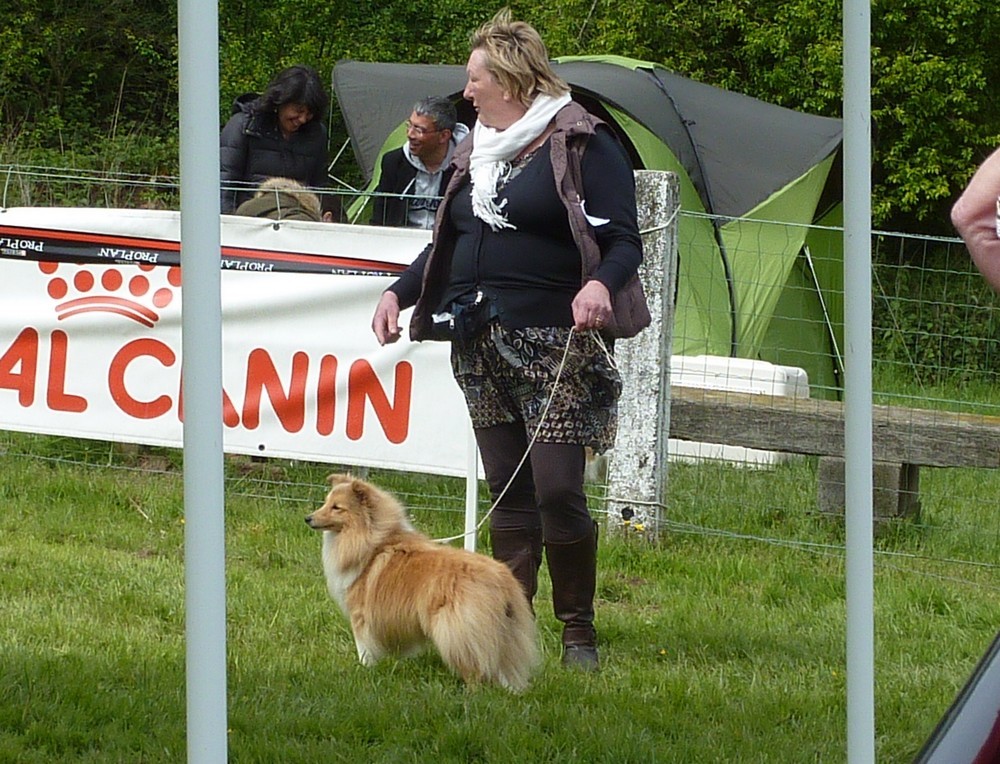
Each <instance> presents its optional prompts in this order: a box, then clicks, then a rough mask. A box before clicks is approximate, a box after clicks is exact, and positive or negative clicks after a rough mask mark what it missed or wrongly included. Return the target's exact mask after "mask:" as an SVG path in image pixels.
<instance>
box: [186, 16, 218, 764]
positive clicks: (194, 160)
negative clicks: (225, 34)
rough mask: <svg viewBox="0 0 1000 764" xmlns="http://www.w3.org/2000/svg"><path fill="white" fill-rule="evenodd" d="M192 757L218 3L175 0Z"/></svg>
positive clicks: (202, 710)
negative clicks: (178, 84) (178, 90)
mask: <svg viewBox="0 0 1000 764" xmlns="http://www.w3.org/2000/svg"><path fill="white" fill-rule="evenodd" d="M177 11H178V13H177V17H178V41H179V64H180V154H181V156H180V169H181V273H182V278H183V284H182V288H181V311H182V323H181V353H182V356H183V361H182V369H183V374H184V387H183V392H184V522H185V524H184V604H185V629H186V648H187V754H188V762H197V763H201V762H204V763H205V764H222V763H223V762H225V761H226V759H227V740H226V562H225V535H224V517H223V508H224V483H223V471H222V466H223V463H222V318H221V294H220V291H221V290H220V287H221V276H220V272H219V252H220V234H219V131H218V122H219V34H218V28H219V9H218V3H217V2H212V3H205V2H201V0H178V5H177Z"/></svg>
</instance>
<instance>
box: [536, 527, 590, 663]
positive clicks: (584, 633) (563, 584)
mask: <svg viewBox="0 0 1000 764" xmlns="http://www.w3.org/2000/svg"><path fill="white" fill-rule="evenodd" d="M545 558H546V560H547V561H548V565H549V576H550V577H551V579H552V608H553V610H554V611H555V615H556V618H558V619H559V620H560V621H562V622H563V635H562V643H563V655H562V663H563V665H564V666H571V667H574V668H578V669H581V670H583V671H597V670H598V669H599V668H600V664H599V662H598V658H597V632H596V631H595V630H594V594H595V592H596V589H597V523H594V530H593V532H591V533H588V534H587V535H586V536H583V537H582V538H579V539H577V540H576V541H571V542H570V543H568V544H555V543H552V542H549V541H546V542H545Z"/></svg>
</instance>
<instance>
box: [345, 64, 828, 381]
mask: <svg viewBox="0 0 1000 764" xmlns="http://www.w3.org/2000/svg"><path fill="white" fill-rule="evenodd" d="M554 67H555V70H556V72H557V73H558V74H559V75H560V76H561V77H562V78H563V79H564V80H566V82H568V83H569V85H570V87H571V89H572V93H573V97H574V99H576V100H577V101H579V102H580V103H582V104H583V105H584V106H585V107H587V108H588V109H590V110H591V111H593V112H595V113H596V114H598V115H599V116H601V117H602V118H603V119H605V120H606V121H607V122H608V123H609V124H610V125H611V126H612V127H613V128H614V129H615V130H616V132H617V133H618V136H619V138H621V140H622V142H623V144H624V145H625V147H626V149H627V150H628V152H629V155H630V156H631V158H632V162H633V165H634V167H635V168H636V169H649V170H670V171H673V172H676V173H677V175H678V177H679V179H680V186H681V208H682V214H681V218H680V224H679V247H680V264H679V271H678V282H677V305H676V314H675V325H674V339H673V342H674V352H675V353H677V354H682V355H698V354H708V355H721V356H732V357H739V358H752V359H760V360H766V361H771V362H772V363H778V364H783V365H789V366H797V367H800V368H803V369H805V370H806V372H807V373H808V375H809V382H810V387H811V393H812V395H813V396H816V397H836V396H837V395H838V394H839V389H840V388H841V386H842V374H841V371H842V370H841V363H840V355H841V354H840V348H841V347H842V343H843V283H842V281H843V277H842V270H843V243H842V237H841V235H840V231H839V230H837V228H836V225H837V221H838V216H839V214H840V204H841V196H842V193H841V177H840V148H841V143H842V125H841V122H840V120H837V119H831V118H828V117H818V116H815V115H810V114H804V113H801V112H798V111H794V110H790V109H786V108H783V107H780V106H775V105H773V104H769V103H766V102H764V101H760V100H758V99H754V98H750V97H748V96H744V95H741V94H739V93H733V92H731V91H727V90H723V89H720V88H715V87H712V86H709V85H705V84H703V83H699V82H696V81H694V80H691V79H688V78H685V77H681V76H679V75H677V74H674V73H673V72H670V71H668V70H667V69H664V68H663V67H661V66H659V65H658V64H655V63H650V62H646V61H637V60H633V59H627V58H621V57H615V56H585V57H569V58H560V59H557V60H555V61H554ZM465 79H466V78H465V68H464V66H460V65H428V64H387V63H362V62H357V61H341V62H338V63H337V65H336V66H335V67H334V70H333V89H334V92H335V94H336V96H337V100H338V102H339V105H340V109H341V112H342V114H343V116H344V121H345V124H346V126H347V130H348V133H349V135H350V139H351V143H352V146H353V149H354V153H355V155H356V157H357V159H358V162H359V164H360V166H361V168H362V170H363V171H364V172H365V175H366V177H367V178H369V179H370V182H369V185H368V188H367V190H368V191H370V190H371V189H373V188H374V187H375V184H376V183H377V170H378V160H379V158H380V156H381V154H382V153H383V152H384V151H387V150H389V149H391V148H394V147H396V146H399V145H401V144H402V142H403V141H404V140H405V133H404V132H403V130H402V124H403V122H404V120H405V119H406V118H407V117H408V116H409V114H410V110H411V108H412V106H413V104H414V103H415V102H416V101H418V100H419V99H421V98H423V97H425V96H428V95H447V96H451V97H452V98H453V99H454V100H455V102H456V104H457V106H458V109H459V119H460V120H462V121H463V122H465V123H466V124H468V125H470V126H471V124H472V123H473V122H474V120H475V113H474V112H473V110H472V109H471V107H470V105H469V104H467V103H466V102H465V101H463V100H462V98H461V94H462V90H463V88H464V87H465ZM365 202H366V198H365V197H361V198H360V199H359V200H358V201H357V202H356V204H355V205H354V207H353V208H352V209H353V211H354V212H356V213H358V212H359V211H360V210H361V209H362V208H363V207H364V205H365ZM359 222H364V217H363V215H362V216H361V218H360V219H359ZM817 226H819V227H817Z"/></svg>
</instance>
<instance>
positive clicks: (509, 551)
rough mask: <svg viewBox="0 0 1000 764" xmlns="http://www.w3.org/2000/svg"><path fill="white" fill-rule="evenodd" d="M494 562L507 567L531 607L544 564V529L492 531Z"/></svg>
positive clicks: (491, 529) (493, 529) (496, 529)
mask: <svg viewBox="0 0 1000 764" xmlns="http://www.w3.org/2000/svg"><path fill="white" fill-rule="evenodd" d="M490 542H491V543H492V545H493V559H494V560H500V562H502V563H504V564H506V565H507V567H508V568H510V569H511V572H512V573H513V574H514V578H516V579H517V581H518V583H519V584H521V588H522V589H523V590H524V596H525V597H527V598H528V605H529V606H531V607H532V611H531V612H532V613H534V612H535V611H534V607H533V606H532V600H534V598H535V594H536V593H537V592H538V568H539V567H541V564H542V529H541V528H534V529H532V528H502V529H500V528H490Z"/></svg>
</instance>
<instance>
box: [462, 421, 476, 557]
mask: <svg viewBox="0 0 1000 764" xmlns="http://www.w3.org/2000/svg"><path fill="white" fill-rule="evenodd" d="M467 455H468V456H467V459H466V463H465V548H466V549H468V550H469V551H470V552H475V551H476V523H478V522H479V518H478V514H479V446H478V444H477V443H476V433H475V431H474V430H473V429H472V423H471V422H470V423H469V440H468V444H467Z"/></svg>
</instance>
